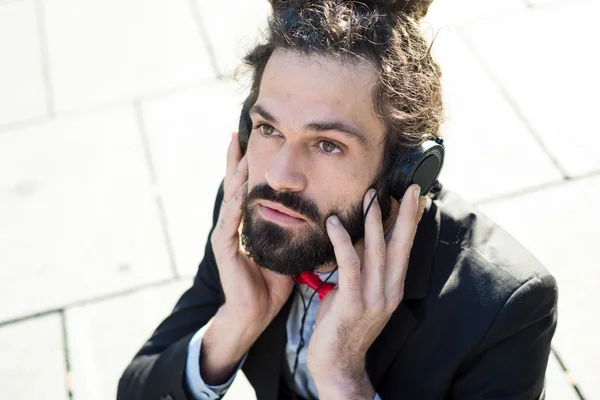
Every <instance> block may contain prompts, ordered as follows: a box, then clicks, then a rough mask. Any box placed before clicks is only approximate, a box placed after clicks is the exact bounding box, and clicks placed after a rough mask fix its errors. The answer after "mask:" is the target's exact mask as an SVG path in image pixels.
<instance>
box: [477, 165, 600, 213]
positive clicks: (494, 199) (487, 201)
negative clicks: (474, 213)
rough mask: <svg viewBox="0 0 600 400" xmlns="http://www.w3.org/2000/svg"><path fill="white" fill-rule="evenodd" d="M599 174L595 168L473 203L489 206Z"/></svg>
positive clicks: (599, 171) (478, 205)
mask: <svg viewBox="0 0 600 400" xmlns="http://www.w3.org/2000/svg"><path fill="white" fill-rule="evenodd" d="M597 176H600V170H595V171H590V172H587V173H585V174H581V175H576V176H571V177H569V178H568V179H560V180H555V181H550V182H546V183H541V184H538V185H534V186H529V187H527V188H524V189H519V190H515V191H512V192H508V193H503V194H500V195H497V196H493V197H488V198H483V199H479V200H476V201H474V202H473V205H475V206H477V207H480V206H487V205H490V204H493V203H497V202H501V201H506V200H511V199H514V198H517V197H520V196H526V195H528V194H532V193H535V192H540V191H543V190H548V189H552V188H555V187H560V186H563V185H566V184H567V183H571V182H577V181H581V180H585V179H591V178H595V177H597Z"/></svg>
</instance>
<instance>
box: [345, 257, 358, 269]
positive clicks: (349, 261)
mask: <svg viewBox="0 0 600 400" xmlns="http://www.w3.org/2000/svg"><path fill="white" fill-rule="evenodd" d="M346 265H347V266H348V267H350V268H353V269H355V268H356V269H358V268H360V258H359V257H358V255H357V254H356V253H352V254H350V255H348V257H346Z"/></svg>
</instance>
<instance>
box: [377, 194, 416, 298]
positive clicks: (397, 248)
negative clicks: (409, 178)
mask: <svg viewBox="0 0 600 400" xmlns="http://www.w3.org/2000/svg"><path fill="white" fill-rule="evenodd" d="M420 190H421V189H420V188H419V186H418V185H411V186H410V187H409V188H408V190H407V191H406V193H405V195H404V197H403V198H402V203H401V204H400V211H399V212H398V217H397V218H396V225H395V227H394V232H393V233H392V237H391V239H390V241H389V243H388V252H387V257H386V264H387V265H388V268H387V269H386V278H385V284H386V293H387V294H389V295H390V296H392V295H394V294H398V293H402V292H403V290H404V279H405V278H406V269H407V267H408V259H409V256H410V250H411V249H412V244H413V240H414V238H415V232H416V229H417V221H416V218H417V213H418V210H419V203H418V196H419V194H420Z"/></svg>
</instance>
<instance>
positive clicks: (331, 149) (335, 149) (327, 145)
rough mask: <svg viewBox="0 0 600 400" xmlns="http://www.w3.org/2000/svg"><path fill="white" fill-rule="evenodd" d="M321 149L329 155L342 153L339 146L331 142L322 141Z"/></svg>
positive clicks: (320, 143)
mask: <svg viewBox="0 0 600 400" xmlns="http://www.w3.org/2000/svg"><path fill="white" fill-rule="evenodd" d="M319 147H320V148H321V150H323V152H324V153H327V154H335V153H340V152H341V151H342V149H341V148H340V146H338V145H337V144H335V143H333V142H330V141H328V140H322V141H321V142H319Z"/></svg>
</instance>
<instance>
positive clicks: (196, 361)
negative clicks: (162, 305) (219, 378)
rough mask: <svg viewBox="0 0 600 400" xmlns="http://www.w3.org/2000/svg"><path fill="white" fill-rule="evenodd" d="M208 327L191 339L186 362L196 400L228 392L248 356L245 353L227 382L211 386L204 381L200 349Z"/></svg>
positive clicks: (215, 396) (189, 383)
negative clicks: (201, 371) (201, 370)
mask: <svg viewBox="0 0 600 400" xmlns="http://www.w3.org/2000/svg"><path fill="white" fill-rule="evenodd" d="M207 327H208V325H204V326H203V327H202V328H201V329H200V330H199V331H198V332H196V334H195V335H194V336H192V340H190V344H189V346H188V354H187V360H186V362H185V378H186V381H187V385H188V388H189V390H190V392H191V393H192V395H193V396H194V399H195V400H216V399H220V398H221V397H222V396H223V395H224V394H225V392H227V389H229V386H231V382H233V379H234V378H235V376H236V374H237V372H238V371H239V370H240V368H242V365H244V361H246V357H247V356H248V353H246V354H244V357H242V360H241V361H240V363H239V365H238V367H237V369H236V370H235V372H234V373H233V374H232V375H231V378H229V380H228V381H227V382H225V383H223V384H221V385H217V386H211V385H207V384H206V383H204V379H202V375H201V373H200V349H201V348H202V338H203V337H204V332H206V328H207Z"/></svg>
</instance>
